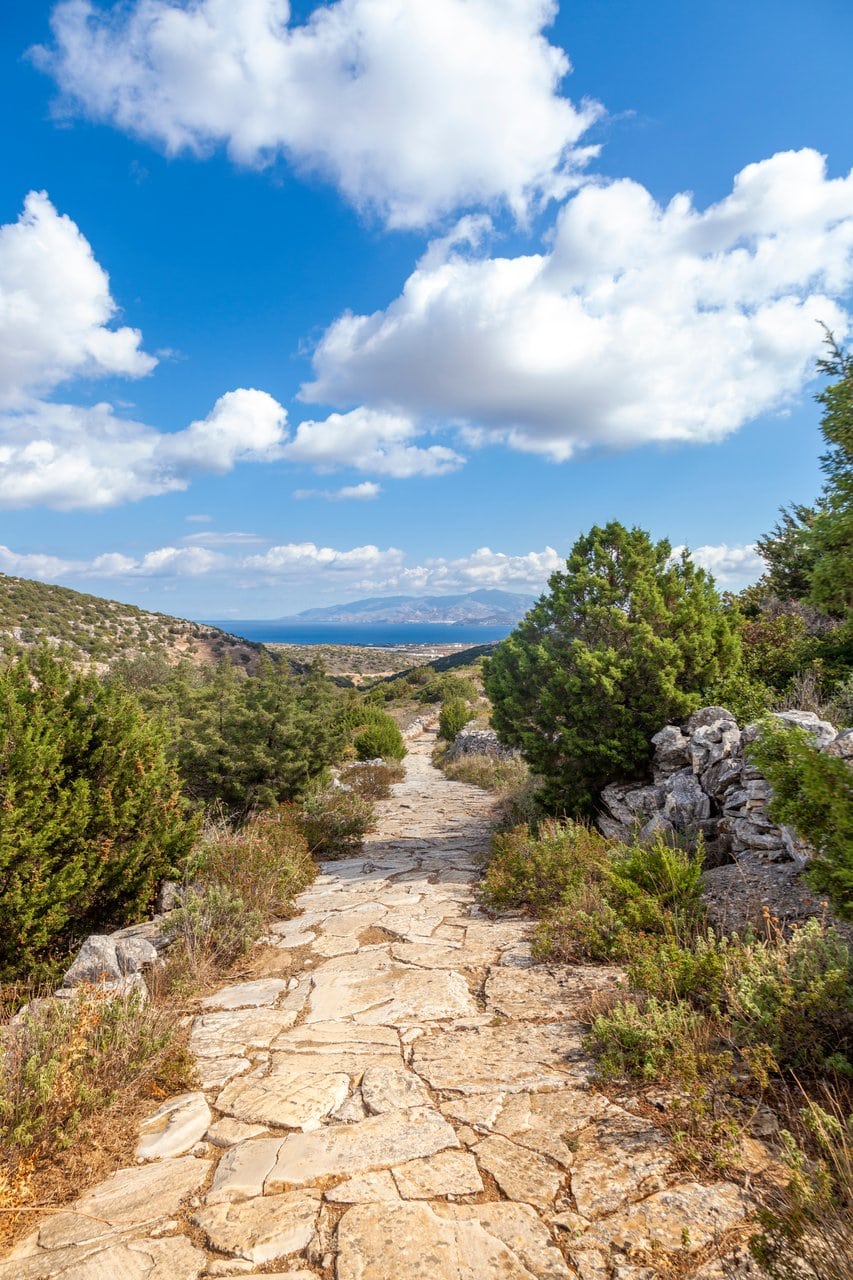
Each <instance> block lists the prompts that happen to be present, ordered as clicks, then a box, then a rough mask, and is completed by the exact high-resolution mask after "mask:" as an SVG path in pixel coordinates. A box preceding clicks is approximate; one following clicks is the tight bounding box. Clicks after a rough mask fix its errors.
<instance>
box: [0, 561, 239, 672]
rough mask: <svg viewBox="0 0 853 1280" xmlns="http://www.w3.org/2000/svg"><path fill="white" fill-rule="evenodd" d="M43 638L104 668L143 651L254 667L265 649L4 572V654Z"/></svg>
mask: <svg viewBox="0 0 853 1280" xmlns="http://www.w3.org/2000/svg"><path fill="white" fill-rule="evenodd" d="M42 641H48V642H49V643H50V644H54V645H60V644H61V645H67V646H68V647H69V648H70V649H72V650H76V651H77V652H78V653H79V654H80V658H81V660H91V661H95V662H97V663H99V664H103V665H104V666H108V665H109V664H110V663H111V662H112V661H114V660H115V659H116V658H135V657H139V656H141V655H143V654H158V655H161V656H165V657H166V658H167V659H168V660H169V661H172V662H178V661H180V660H181V659H182V658H188V659H189V660H190V661H191V662H195V663H199V664H209V663H215V662H218V661H219V659H220V658H223V657H226V656H228V657H230V658H231V660H232V661H233V662H235V663H240V664H243V665H246V666H249V665H251V663H252V662H253V661H254V659H255V657H256V656H257V654H258V653H260V651H261V649H262V647H263V646H261V645H258V644H253V643H252V642H250V641H248V640H242V639H240V638H238V637H237V636H232V635H229V634H228V633H227V632H226V631H220V630H219V628H218V627H211V626H207V625H206V624H205V623H201V622H189V621H187V619H185V618H171V617H169V616H168V614H164V613H148V612H147V611H146V610H145V609H138V608H136V606H135V605H132V604H120V603H119V602H118V601H117V600H103V599H101V597H100V596H90V595H86V594H84V593H83V592H81V591H72V590H70V589H69V588H68V587H57V586H52V585H49V584H48V583H44V582H33V581H32V580H30V579H28V578H10V577H7V576H6V575H5V574H0V653H2V654H8V653H14V652H16V651H19V650H20V649H21V648H31V647H32V646H33V645H37V644H40V643H41V642H42Z"/></svg>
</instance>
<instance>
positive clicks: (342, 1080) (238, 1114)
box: [216, 1069, 349, 1129]
mask: <svg viewBox="0 0 853 1280" xmlns="http://www.w3.org/2000/svg"><path fill="white" fill-rule="evenodd" d="M348 1093H349V1076H348V1075H347V1074H346V1072H345V1071H333V1072H327V1073H326V1074H323V1075H316V1074H313V1073H310V1072H306V1071H299V1070H295V1071H294V1072H293V1073H289V1072H287V1071H285V1070H283V1069H280V1070H277V1071H275V1072H272V1073H269V1074H267V1075H265V1076H263V1077H262V1078H261V1079H256V1078H254V1077H249V1078H243V1079H238V1080H235V1081H233V1082H232V1083H231V1084H228V1085H226V1086H225V1088H224V1089H223V1091H222V1093H220V1095H219V1097H218V1098H217V1099H216V1106H217V1108H218V1110H219V1111H224V1112H225V1113H226V1115H230V1116H234V1117H235V1119H237V1120H248V1121H255V1122H256V1123H260V1124H267V1125H276V1126H278V1127H279V1128H282V1129H313V1128H316V1126H317V1125H318V1124H319V1123H320V1121H321V1120H322V1119H323V1117H324V1116H327V1115H328V1114H329V1113H330V1112H331V1111H334V1110H335V1109H336V1108H337V1107H339V1106H340V1105H341V1103H342V1102H343V1101H344V1099H345V1098H346V1096H347V1094H348Z"/></svg>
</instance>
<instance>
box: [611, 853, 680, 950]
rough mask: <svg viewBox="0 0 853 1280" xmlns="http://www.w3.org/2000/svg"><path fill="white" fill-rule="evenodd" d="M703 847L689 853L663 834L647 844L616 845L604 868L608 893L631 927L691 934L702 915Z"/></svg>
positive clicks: (633, 928)
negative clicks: (670, 842)
mask: <svg viewBox="0 0 853 1280" xmlns="http://www.w3.org/2000/svg"><path fill="white" fill-rule="evenodd" d="M702 863H703V852H702V846H701V843H700V845H699V846H698V847H697V848H696V850H695V851H692V852H691V851H687V850H684V849H680V848H678V847H677V846H675V847H674V846H672V845H669V844H667V842H666V840H665V839H664V838H663V836H661V835H656V836H655V837H654V839H653V840H651V841H649V842H648V843H644V844H639V843H635V844H631V845H616V846H615V847H614V850H613V853H612V856H611V858H610V860H609V862H608V863H607V864H606V865H605V867H604V891H605V896H606V897H607V900H608V902H609V903H610V905H611V906H612V907H613V908H614V909H615V911H616V912H617V913H618V915H619V918H620V920H621V922H622V926H623V928H625V929H628V930H631V931H633V932H639V933H652V934H660V935H667V936H668V935H670V934H675V935H677V936H679V937H686V936H690V935H691V933H692V931H693V929H694V928H695V926H696V924H697V923H698V921H699V919H700V918H701V915H702V906H701V899H702Z"/></svg>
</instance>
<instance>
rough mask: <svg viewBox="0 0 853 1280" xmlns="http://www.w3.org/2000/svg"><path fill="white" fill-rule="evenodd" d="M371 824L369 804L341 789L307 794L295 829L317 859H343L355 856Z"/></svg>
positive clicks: (358, 796) (364, 799)
mask: <svg viewBox="0 0 853 1280" xmlns="http://www.w3.org/2000/svg"><path fill="white" fill-rule="evenodd" d="M373 821H374V817H373V805H372V803H371V802H370V800H369V799H368V798H367V797H366V796H363V795H359V793H358V792H357V791H348V790H346V789H345V788H344V787H332V788H329V789H327V790H324V791H315V792H311V793H309V794H308V795H307V796H306V797H305V799H304V800H303V801H302V805H301V807H300V810H299V825H300V827H301V829H302V832H303V834H304V835H305V839H306V840H307V842H308V848H309V850H310V851H311V853H312V855H315V856H316V857H318V858H347V857H350V856H351V855H352V854H354V853H357V852H358V850H359V849H360V848H361V845H362V842H363V840H364V837H365V836H366V835H367V833H368V831H370V829H371V827H372V826H373Z"/></svg>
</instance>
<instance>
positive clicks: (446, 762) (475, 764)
mask: <svg viewBox="0 0 853 1280" xmlns="http://www.w3.org/2000/svg"><path fill="white" fill-rule="evenodd" d="M433 763H434V764H436V765H437V766H438V768H439V769H441V771H442V772H443V773H444V775H445V777H446V778H449V779H450V780H451V782H467V783H468V785H469V786H472V787H481V788H482V789H483V790H484V791H494V792H495V793H496V794H497V795H499V796H504V795H507V794H508V793H509V792H511V791H515V790H517V789H518V788H519V787H522V786H524V784H525V782H526V781H527V779H528V776H529V774H528V769H527V765H526V764H525V763H524V761H523V760H521V759H520V758H518V757H510V758H509V759H504V760H502V759H500V758H498V757H497V756H486V755H483V756H477V755H470V756H460V757H459V758H458V759H457V760H450V759H448V757H447V754H446V752H444V751H442V750H441V749H440V748H439V749H438V750H437V751H436V753H435V755H434V756H433Z"/></svg>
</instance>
